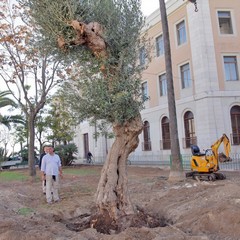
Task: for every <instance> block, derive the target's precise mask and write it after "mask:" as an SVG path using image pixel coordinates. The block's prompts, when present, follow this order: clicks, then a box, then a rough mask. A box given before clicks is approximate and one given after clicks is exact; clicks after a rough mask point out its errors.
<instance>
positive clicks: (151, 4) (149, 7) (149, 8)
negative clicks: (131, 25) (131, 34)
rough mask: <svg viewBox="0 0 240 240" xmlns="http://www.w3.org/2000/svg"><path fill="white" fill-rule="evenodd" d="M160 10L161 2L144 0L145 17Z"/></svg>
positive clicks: (143, 10)
mask: <svg viewBox="0 0 240 240" xmlns="http://www.w3.org/2000/svg"><path fill="white" fill-rule="evenodd" d="M158 8H159V0H142V12H143V14H144V15H145V16H149V15H150V14H151V13H153V12H154V11H155V10H157V9H158Z"/></svg>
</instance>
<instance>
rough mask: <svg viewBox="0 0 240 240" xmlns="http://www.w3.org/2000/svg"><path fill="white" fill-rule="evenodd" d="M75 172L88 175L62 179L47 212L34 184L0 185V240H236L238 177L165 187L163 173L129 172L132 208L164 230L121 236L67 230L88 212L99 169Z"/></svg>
mask: <svg viewBox="0 0 240 240" xmlns="http://www.w3.org/2000/svg"><path fill="white" fill-rule="evenodd" d="M75 170H76V171H78V170H81V171H85V172H86V173H88V174H86V175H85V176H83V175H77V173H76V172H75V175H74V174H73V173H71V174H70V173H68V174H67V173H66V174H64V175H65V176H64V179H62V181H61V189H60V197H61V199H62V200H61V202H59V203H56V204H53V205H50V206H49V205H47V204H46V203H45V196H44V195H43V194H42V191H41V182H40V178H37V180H36V181H34V182H31V181H30V180H29V181H26V180H20V181H10V182H6V181H1V182H0V189H1V190H0V240H15V239H16V240H42V239H44V240H46V239H47V240H51V239H53V240H55V239H56V240H66V239H72V240H181V239H184V240H185V239H187V240H188V239H191V240H207V239H216V240H239V239H240V227H239V226H240V186H239V181H240V174H239V172H225V174H226V176H227V179H226V180H221V181H215V182H205V181H202V182H197V181H195V180H192V179H186V181H184V182H180V183H170V182H168V181H167V176H168V174H169V172H168V170H163V169H160V168H157V167H136V166H129V169H128V175H129V191H130V195H131V199H132V202H133V204H134V205H135V206H138V209H143V210H144V211H146V212H148V213H149V214H150V215H151V216H156V218H158V219H159V221H164V224H163V225H161V226H162V227H154V228H148V227H141V228H137V227H129V228H127V229H126V230H124V231H123V232H121V233H118V234H116V232H114V231H112V232H110V234H109V235H107V234H102V233H99V232H97V231H96V230H95V229H93V228H88V229H85V230H83V231H78V232H76V231H72V230H70V229H71V228H70V227H69V226H70V225H71V224H77V223H78V221H79V219H80V218H79V217H80V216H81V217H82V216H87V215H88V214H90V212H91V209H93V208H94V193H95V191H96V188H97V183H98V180H99V176H100V171H101V167H99V166H79V167H75V168H74V171H75ZM14 171H19V172H25V174H27V173H28V172H27V170H14ZM65 172H67V170H65ZM1 174H2V173H1V172H0V175H1ZM24 213H25V214H24Z"/></svg>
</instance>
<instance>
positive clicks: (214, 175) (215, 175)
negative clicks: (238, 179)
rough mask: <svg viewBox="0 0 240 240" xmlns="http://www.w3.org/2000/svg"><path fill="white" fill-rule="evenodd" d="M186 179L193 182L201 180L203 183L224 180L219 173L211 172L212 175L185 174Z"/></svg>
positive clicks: (222, 175) (223, 175)
mask: <svg viewBox="0 0 240 240" xmlns="http://www.w3.org/2000/svg"><path fill="white" fill-rule="evenodd" d="M186 177H187V178H189V177H191V178H193V179H195V180H203V181H215V180H224V179H226V176H225V174H224V173H221V172H213V173H199V172H187V173H186Z"/></svg>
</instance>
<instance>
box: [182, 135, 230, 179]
mask: <svg viewBox="0 0 240 240" xmlns="http://www.w3.org/2000/svg"><path fill="white" fill-rule="evenodd" d="M221 143H223V145H224V151H225V154H224V153H218V148H219V147H220V145H221ZM230 148H231V146H230V141H229V138H228V137H227V135H226V134H223V135H222V137H221V138H219V139H218V140H217V141H216V142H215V143H214V144H213V145H212V146H211V149H207V150H205V152H203V153H202V152H200V149H199V147H198V146H197V145H191V150H192V158H191V172H187V173H186V177H192V178H194V179H199V180H209V181H215V180H223V179H226V176H225V175H224V174H223V173H221V172H218V171H219V162H228V161H232V159H231V158H230V157H229V154H230Z"/></svg>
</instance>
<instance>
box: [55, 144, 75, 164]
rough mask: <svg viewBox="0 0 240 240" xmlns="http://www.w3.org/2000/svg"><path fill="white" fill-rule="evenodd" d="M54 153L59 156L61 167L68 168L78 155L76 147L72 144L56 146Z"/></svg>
mask: <svg viewBox="0 0 240 240" xmlns="http://www.w3.org/2000/svg"><path fill="white" fill-rule="evenodd" d="M55 152H56V153H57V154H58V155H59V157H60V158H61V161H62V165H63V166H70V165H71V164H72V163H73V162H74V160H75V159H76V154H77V153H78V149H77V146H76V145H75V144H74V143H69V144H65V145H57V146H56V147H55Z"/></svg>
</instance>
